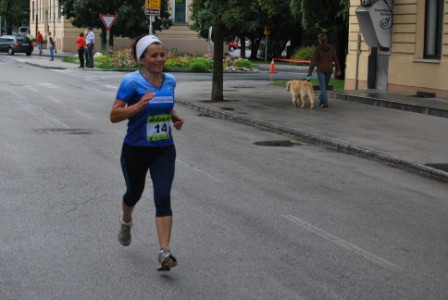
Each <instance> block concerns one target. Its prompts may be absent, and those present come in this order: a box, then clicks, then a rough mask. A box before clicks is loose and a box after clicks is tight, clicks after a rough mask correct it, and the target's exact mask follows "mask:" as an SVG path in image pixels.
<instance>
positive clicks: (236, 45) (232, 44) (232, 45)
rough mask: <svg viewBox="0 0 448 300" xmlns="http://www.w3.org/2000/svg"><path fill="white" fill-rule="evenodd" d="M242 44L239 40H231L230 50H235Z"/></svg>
mask: <svg viewBox="0 0 448 300" xmlns="http://www.w3.org/2000/svg"><path fill="white" fill-rule="evenodd" d="M239 47H240V46H239V45H238V42H237V41H231V42H230V43H229V51H230V52H233V51H235V49H238V48H239Z"/></svg>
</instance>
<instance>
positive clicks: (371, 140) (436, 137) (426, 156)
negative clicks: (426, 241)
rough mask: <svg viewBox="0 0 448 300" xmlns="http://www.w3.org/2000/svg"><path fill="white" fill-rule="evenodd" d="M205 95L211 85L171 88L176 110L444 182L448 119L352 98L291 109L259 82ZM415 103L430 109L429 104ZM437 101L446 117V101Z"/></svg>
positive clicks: (278, 90)
mask: <svg viewBox="0 0 448 300" xmlns="http://www.w3.org/2000/svg"><path fill="white" fill-rule="evenodd" d="M333 94H334V95H336V96H337V97H340V96H339V95H338V94H337V93H333ZM342 94H345V95H346V94H348V92H343V93H342ZM210 95H211V83H209V84H205V83H204V82H201V83H197V84H196V83H190V82H189V83H185V84H182V83H180V84H178V86H177V88H176V101H177V103H178V105H183V106H186V107H188V108H191V109H196V110H198V111H199V112H201V113H203V114H207V115H210V116H213V117H216V118H221V119H226V120H229V121H232V122H237V123H242V124H246V125H250V126H255V127H258V128H261V129H264V130H268V131H272V132H276V133H279V134H282V135H285V136H288V137H294V138H298V139H301V140H303V141H306V142H309V143H313V144H316V145H319V146H323V147H326V148H330V149H333V150H336V151H341V152H345V153H350V154H354V155H357V156H361V157H366V158H370V159H374V160H379V161H382V162H386V163H388V164H391V165H394V166H396V167H399V168H404V169H407V170H409V171H413V172H417V173H420V174H424V175H426V176H430V177H433V178H438V179H441V180H443V181H448V142H447V141H448V131H447V128H448V118H444V117H436V116H431V115H427V114H422V113H415V112H409V111H404V110H399V109H389V108H387V107H379V106H375V105H367V104H363V103H358V102H356V101H355V98H354V97H352V98H350V101H345V100H342V99H336V98H337V97H336V98H335V97H333V98H331V99H330V107H329V108H327V109H325V108H320V107H318V108H315V109H314V110H310V109H299V108H293V106H292V104H291V96H290V94H289V92H286V91H285V89H284V88H282V87H275V86H272V85H270V84H269V83H262V82H259V81H251V82H248V81H244V82H241V81H240V82H237V81H233V82H229V81H227V82H224V97H225V99H226V100H228V101H225V102H209V101H204V100H209V99H210ZM378 95H379V96H382V95H380V94H379V93H378ZM385 95H389V94H387V93H385ZM358 96H359V95H358ZM389 96H391V95H389ZM402 97H405V96H402ZM379 100H381V101H385V102H388V101H389V100H388V99H379ZM402 100H403V98H402ZM417 100H418V101H419V105H421V106H425V103H426V104H427V106H426V108H427V110H428V111H430V110H431V109H432V107H431V105H432V104H433V103H432V100H431V99H417ZM425 100H429V101H425ZM353 101H355V102H353ZM440 101H441V102H440V103H438V104H439V105H440V106H441V107H442V108H443V110H444V112H445V113H446V112H448V100H447V101H446V102H443V100H440ZM410 103H411V104H410V105H411V106H412V102H410Z"/></svg>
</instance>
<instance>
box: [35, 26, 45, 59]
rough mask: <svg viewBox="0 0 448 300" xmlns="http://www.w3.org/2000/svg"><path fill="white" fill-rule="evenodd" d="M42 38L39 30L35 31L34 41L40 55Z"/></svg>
mask: <svg viewBox="0 0 448 300" xmlns="http://www.w3.org/2000/svg"><path fill="white" fill-rule="evenodd" d="M43 40H44V37H43V36H42V34H41V33H40V31H38V32H37V37H36V43H37V49H39V55H42V42H43Z"/></svg>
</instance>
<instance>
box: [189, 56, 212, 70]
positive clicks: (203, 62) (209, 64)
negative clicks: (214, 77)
mask: <svg viewBox="0 0 448 300" xmlns="http://www.w3.org/2000/svg"><path fill="white" fill-rule="evenodd" d="M197 64H200V65H203V66H205V68H206V69H207V71H208V70H211V69H212V68H213V62H212V61H211V60H209V59H207V58H205V57H202V56H197V57H194V58H192V59H191V60H190V61H189V69H191V68H192V66H193V65H197Z"/></svg>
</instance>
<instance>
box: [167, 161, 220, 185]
mask: <svg viewBox="0 0 448 300" xmlns="http://www.w3.org/2000/svg"><path fill="white" fill-rule="evenodd" d="M176 161H178V162H179V163H180V164H182V165H184V166H185V167H187V168H188V169H189V170H193V171H197V172H198V173H201V174H203V175H206V176H207V177H208V178H211V179H213V181H215V182H221V181H222V180H221V179H219V178H218V177H216V176H214V175H212V174H210V173H207V172H205V171H204V170H201V169H199V168H197V167H195V166H193V165H192V164H189V163H187V162H186V161H183V160H181V159H176Z"/></svg>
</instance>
